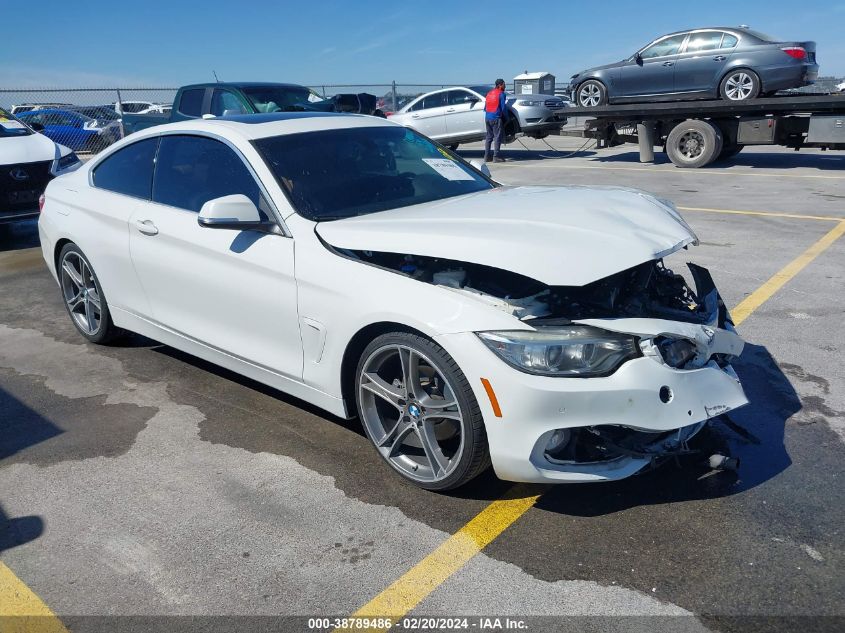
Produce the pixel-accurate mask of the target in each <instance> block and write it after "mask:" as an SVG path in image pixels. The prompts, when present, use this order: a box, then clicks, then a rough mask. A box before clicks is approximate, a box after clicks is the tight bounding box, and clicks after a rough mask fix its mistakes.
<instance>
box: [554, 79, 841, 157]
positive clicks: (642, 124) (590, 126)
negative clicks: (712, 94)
mask: <svg viewBox="0 0 845 633" xmlns="http://www.w3.org/2000/svg"><path fill="white" fill-rule="evenodd" d="M566 116H567V117H568V118H569V117H575V116H578V117H592V118H590V119H589V120H587V121H586V122H585V124H584V129H583V130H563V131H562V132H561V134H564V135H567V136H581V137H586V138H594V139H596V141H597V144H598V147H613V146H615V145H621V144H623V143H638V144H639V149H640V162H652V161H654V148H655V147H662V148H663V151H665V152H666V154H667V155H668V156H669V160H671V161H672V162H673V163H674V164H675V165H677V166H678V167H704V166H705V165H709V164H710V163H712V162H714V161H717V160H724V159H727V158H730V157H731V156H735V155H736V154H738V153H739V152H740V151H742V149H743V148H744V147H745V146H746V145H782V146H784V147H790V148H793V149H795V150H796V151H797V150H799V149H801V148H802V147H818V148H822V149H825V150H827V149H831V150H843V149H845V94H836V95H830V94H804V95H781V96H774V97H767V98H763V99H754V100H751V101H747V102H741V103H737V102H733V101H724V100H707V101H672V102H660V103H633V104H618V105H604V106H598V107H594V108H567V110H566Z"/></svg>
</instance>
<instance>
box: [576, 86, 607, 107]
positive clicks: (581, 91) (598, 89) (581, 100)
mask: <svg viewBox="0 0 845 633" xmlns="http://www.w3.org/2000/svg"><path fill="white" fill-rule="evenodd" d="M575 99H576V101H577V105H578V106H580V107H582V108H597V107H599V106H603V105H607V88H605V87H604V84H603V83H602V82H600V81H597V80H596V79H588V80H587V81H585V82H584V83H582V84H581V85H580V86H578V89H577V90H576V91H575Z"/></svg>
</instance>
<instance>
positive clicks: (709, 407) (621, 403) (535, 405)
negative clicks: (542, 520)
mask: <svg viewBox="0 0 845 633" xmlns="http://www.w3.org/2000/svg"><path fill="white" fill-rule="evenodd" d="M678 325H682V326H684V328H686V326H688V325H690V324H678ZM695 327H700V326H695ZM717 332H718V333H720V334H723V336H721V337H719V336H716V337H714V340H722V341H724V340H725V338H729V339H735V340H734V341H733V343H732V345H733V348H734V350H735V349H736V341H738V340H739V339H738V337H736V336H735V335H734V334H733V333H731V332H727V331H725V330H717ZM438 342H440V343H441V345H443V347H444V348H445V349H447V350H448V351H449V353H450V354H452V356H453V357H454V358H455V360H456V361H457V362H458V364H459V365H460V367H461V368H462V369H463V371H464V373H465V375H466V376H467V378H468V379H469V381H470V384H471V385H472V388H473V390H474V392H475V396H476V399H477V400H478V403H479V406H480V407H481V411H482V413H483V415H484V420H485V427H486V431H487V439H488V442H489V446H490V456H491V459H492V463H493V468H494V469H495V471H496V474H497V475H498V476H499V477H500V478H501V479H505V480H509V481H524V482H538V483H539V482H559V483H563V482H589V481H611V480H616V479H623V478H625V477H628V476H630V475H633V474H634V473H636V472H638V471H640V470H642V469H643V468H645V467H647V466H649V465H650V464H652V463H653V462H654V461H655V460H658V459H660V458H661V456H663V453H662V451H664V449H665V451H664V452H665V453H666V454H671V451H673V450H676V449H677V448H678V447H683V445H684V443H685V442H686V440H688V439H689V438H690V437H692V435H694V434H695V433H696V432H697V431H698V430H699V429H700V428H701V426H703V424H704V423H705V422H706V421H707V420H708V419H709V418H712V417H715V416H717V415H721V414H722V413H726V412H728V411H730V410H732V409H736V408H737V407H741V406H743V405H744V404H747V403H748V400H747V398H746V396H745V393H744V392H743V389H742V386H741V385H740V383H739V379H738V378H737V376H736V374H735V373H734V371H733V369H732V368H731V367H730V365H727V366H725V367H720V366H719V365H718V364H717V363H716V362H715V361H714V360H711V361H709V362H707V363H706V364H705V365H704V366H702V367H699V368H697V369H675V368H672V367H670V366H668V365H666V364H665V363H664V362H663V361H662V359H660V358H658V357H655V356H649V355H645V356H642V357H639V358H635V359H633V360H629V361H628V362H626V363H624V364H623V365H622V366H621V367H619V368H618V369H617V370H616V371H615V372H614V373H613V374H612V375H610V376H606V377H600V378H558V377H546V376H536V375H532V374H527V373H524V372H521V371H519V370H517V369H514V368H512V367H510V366H508V365H506V364H505V363H504V362H503V361H502V360H500V359H499V358H497V357H496V356H495V355H494V354H493V352H491V351H490V350H489V349H487V347H486V346H485V345H484V344H483V343H482V342H481V341H480V340H479V339H478V337H477V336H476V335H475V334H473V333H461V334H451V335H444V336H441V337H438ZM739 349H741V341H740V343H739ZM714 353H718V352H715V351H714ZM481 378H485V379H487V381H488V382H489V384H490V386H491V387H492V389H493V391H494V392H495V396H496V399H497V401H498V405H499V408H500V411H501V417H497V416H496V414H495V413H494V408H493V406H492V404H491V400H490V398H489V397H488V395H487V393H486V391H485V388H484V386H483V384H482V382H481ZM559 429H565V430H567V431H568V432H569V433H571V435H573V436H577V435H579V434H580V435H584V437H585V439H587V440H588V441H589V438H591V437H592V436H593V435H595V432H596V431H598V432H599V433H600V434H601V433H603V430H606V431H609V432H610V433H609V436H613V434H614V433H616V436H618V435H619V434H620V433H619V431H620V430H621V431H623V433H621V434H622V435H625V434H626V432H627V431H628V430H630V433H627V435H628V436H629V438H628V439H624V440H623V441H622V442H621V444H622V445H624V447H625V448H624V449H623V453H624V454H623V453H620V452H619V451H616V450H614V451H610V452H609V453H607V454H608V455H609V458H608V459H596V460H593V459H589V458H588V459H587V460H585V461H577V462H576V461H571V460H566V459H564V460H557V459H551V458H550V456H549V455H548V454H547V448H548V445H549V441H550V439H551V438H552V436H553V434H554V433H555V431H557V430H559ZM590 429H592V430H590ZM575 431H577V433H576V432H575ZM638 431H641V432H645V433H643V435H642V438H635V439H633V440H631V439H630V437H631V436H637V433H638ZM565 432H566V431H565ZM586 433H590V435H585V434H586ZM643 438H644V439H643ZM613 441H614V442H615V439H613Z"/></svg>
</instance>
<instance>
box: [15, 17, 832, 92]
mask: <svg viewBox="0 0 845 633" xmlns="http://www.w3.org/2000/svg"><path fill="white" fill-rule="evenodd" d="M523 9H524V10H523ZM16 24H19V25H21V26H20V27H19V28H12V25H16ZM738 24H749V25H751V26H752V27H753V28H755V29H758V30H760V31H763V32H768V33H770V34H772V35H775V36H778V37H783V38H785V39H796V40H803V39H812V40H815V41H816V42H817V43H818V59H819V63H820V65H821V68H820V70H821V73H822V74H823V75H828V74H832V75H837V76H843V75H845V35H843V33H845V30H843V27H845V2H842V1H839V0H827V1H815V0H800V1H799V2H795V1H794V0H791V1H786V0H734V1H732V2H726V1H723V0H711V1H710V2H707V3H691V2H685V1H683V0H681V1H679V0H674V1H671V2H663V1H662V0H647V1H645V2H635V1H633V0H629V1H627V2H617V1H615V0H614V1H608V2H566V1H564V0H552V1H548V0H547V1H545V2H536V1H535V2H527V3H526V2H513V1H511V2H499V1H498V0H483V1H476V2H465V1H462V0H452V1H451V2H442V1H439V0H428V1H425V2H419V1H418V2H390V1H389V0H381V1H378V2H371V1H369V0H357V1H351V2H340V1H336V0H316V1H314V2H308V1H304V0H297V1H295V2H289V1H285V2H263V1H261V0H252V1H250V2H247V1H244V0H240V1H239V0H204V1H202V2H180V1H179V0H169V1H167V2H162V1H160V0H129V1H122V2H103V1H99V2H96V3H94V2H87V1H86V0H78V1H76V2H64V1H62V2H59V1H58V0H48V1H47V2H46V3H42V4H40V5H38V6H37V7H36V6H34V5H32V4H29V3H25V2H15V3H6V4H5V6H4V8H3V47H2V48H3V57H4V61H3V64H2V65H0V87H3V88H12V87H54V86H60V87H100V86H114V85H116V84H120V85H123V86H130V85H148V86H164V85H167V86H178V85H181V84H184V83H189V82H194V81H208V80H212V79H213V77H212V74H211V71H212V69H214V70H216V71H217V74H218V75H219V76H220V78H221V79H223V80H230V81H235V80H264V81H290V82H295V83H303V84H312V85H313V84H321V83H337V84H342V83H361V84H366V83H389V82H390V81H392V80H396V81H397V82H398V83H447V84H448V83H461V82H491V81H492V80H493V79H495V78H496V77H498V76H502V77H504V78H506V79H510V78H512V77H513V76H514V75H516V74H518V73H520V72H522V71H524V70H529V71H538V70H543V71H549V72H551V73H553V74H555V75H557V77H558V80H559V82H561V81H565V80H566V79H568V77H569V75H571V74H572V73H573V72H576V71H578V70H581V69H583V68H586V67H589V66H593V65H597V64H601V63H608V62H612V61H616V60H618V59H621V58H623V57H625V56H627V55H629V54H631V53H632V52H633V51H634V50H635V49H636V48H638V47H639V46H640V45H642V44H645V43H646V42H647V41H648V40H649V39H650V38H652V37H654V36H657V35H660V34H662V33H665V32H669V31H674V30H678V29H683V28H689V27H696V26H710V25H738Z"/></svg>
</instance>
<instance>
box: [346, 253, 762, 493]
mask: <svg viewBox="0 0 845 633" xmlns="http://www.w3.org/2000/svg"><path fill="white" fill-rule="evenodd" d="M340 254H342V255H344V256H346V257H350V258H354V259H358V260H360V261H362V262H364V263H368V264H370V265H374V266H378V267H381V268H384V269H387V270H390V271H393V272H397V273H400V274H403V275H407V276H409V277H411V278H413V279H416V280H418V281H420V282H423V283H429V284H433V285H436V286H439V287H441V288H443V289H444V290H445V291H448V292H455V293H461V294H462V295H463V296H466V297H469V298H471V299H473V300H475V301H480V302H483V303H485V304H487V305H489V306H490V307H492V308H494V309H498V310H502V311H504V312H507V313H508V314H510V315H512V316H513V317H514V318H516V319H519V320H520V321H521V322H522V323H523V324H525V325H527V326H530V329H526V328H524V327H523V328H522V329H514V330H512V331H499V332H477V333H476V336H477V338H478V339H480V340H482V341H483V342H484V343H485V344H486V345H487V347H488V348H489V349H491V350H492V351H493V352H494V353H496V354H497V355H498V356H499V357H500V358H501V359H502V360H504V361H505V363H506V364H507V365H510V366H511V367H512V368H514V369H517V370H518V371H519V372H521V373H523V374H531V375H534V376H536V377H537V379H538V380H546V381H549V380H550V379H551V381H552V382H543V383H539V382H538V383H537V384H536V391H535V385H534V383H533V382H531V380H530V379H527V380H525V381H523V383H524V385H525V391H524V392H523V393H522V394H521V395H520V396H519V397H514V405H513V409H511V411H512V412H513V414H514V415H515V416H519V415H523V416H525V415H530V416H532V420H531V424H530V425H529V424H527V423H526V422H527V421H526V420H525V419H524V418H523V419H522V420H520V422H519V423H518V424H517V425H516V427H515V429H514V432H517V433H520V434H525V437H524V441H525V442H529V443H530V446H529V445H528V444H525V445H524V448H522V449H520V451H521V452H522V454H523V455H525V457H527V458H528V459H527V461H529V462H530V463H531V464H532V467H533V468H535V469H536V470H535V471H533V472H536V473H540V474H537V475H528V474H526V471H524V470H523V469H522V467H521V466H519V465H518V464H519V463H520V460H519V459H516V458H515V459H513V460H507V462H505V460H503V459H502V458H499V460H500V461H499V463H498V464H497V463H496V458H494V465H495V466H496V468H497V472H499V473H500V475H504V476H505V477H506V478H510V479H515V480H523V481H549V480H557V481H606V480H611V479H618V478H622V477H627V476H629V475H631V474H633V473H635V472H640V471H642V470H644V469H646V468H648V467H649V466H656V465H658V464H660V463H662V462H663V461H665V460H666V459H667V458H670V457H675V456H680V455H684V454H688V453H690V452H691V451H692V449H691V448H690V447H689V445H688V442H689V441H690V440H691V439H692V438H693V437H694V436H695V435H696V434H697V433H698V432H699V431H700V430H701V429H702V428H703V427H704V425H705V424H706V423H707V420H709V419H711V418H713V417H716V416H718V415H721V414H723V413H725V412H727V411H730V410H732V409H735V408H737V407H739V406H742V405H744V404H746V403H747V399H746V398H745V395H744V393H743V391H742V388H741V385H740V384H739V379H738V377H737V376H736V373H735V372H734V371H733V368H732V367H731V361H732V360H733V359H734V358H736V357H737V356H739V354H740V353H741V352H742V349H743V345H744V343H743V341H742V339H741V338H740V337H739V336H738V335H737V334H736V332H735V330H734V326H733V322H732V320H731V317H730V314H729V312H728V310H727V308H726V306H725V304H724V301H723V300H722V298H721V297H720V295H719V293H718V291H717V289H716V287H715V284H714V282H713V278H712V277H711V275H710V273H709V272H708V271H707V270H706V269H705V268H703V267H701V266H697V265H695V264H688V267H689V272H690V276H691V279H692V283H688V282H687V280H686V279H685V278H684V276H682V275H680V274H677V273H675V272H673V271H672V270H671V269H669V268H668V267H667V266H666V265H665V264H664V262H663V260H662V259H654V260H650V261H647V262H643V263H641V264H638V265H636V266H634V267H632V268H629V269H627V270H623V271H620V272H618V273H615V274H612V275H610V276H608V277H605V278H603V279H599V280H596V281H593V282H591V283H588V284H586V285H583V286H549V285H546V284H543V283H541V282H539V281H536V280H534V279H531V278H528V277H525V276H523V275H519V274H517V273H513V272H510V271H504V270H500V269H496V268H492V267H489V266H484V265H479V264H473V263H468V262H461V261H458V260H451V259H442V258H432V257H423V256H417V255H411V254H397V253H379V252H371V251H345V252H341V253H340ZM567 339H568V340H567ZM562 357H566V358H567V363H565V364H564V363H562V362H561V361H559V360H557V359H560V358H562ZM481 371H483V372H487V374H488V375H490V369H489V368H485V369H482V370H481ZM482 375H483V374H482ZM532 394H533V395H532ZM499 397H500V400H501V401H504V400H505V398H506V397H507V396H506V394H505V395H503V394H501V393H500V394H499ZM529 403H530V404H529ZM502 408H503V409H507V407H506V403H505V402H502ZM520 410H521V411H520ZM529 410H531V411H540V413H527V412H528V411H529ZM523 412H524V413H523ZM488 433H490V434H491V435H493V437H491V441H496V437H495V434H497V433H498V431H495V432H494V431H492V430H488ZM515 437H516V436H513V435H508V436H507V440H506V442H507V443H508V444H509V446H508V449H506V450H504V451H503V452H505V453H508V450H513V451H514V453H516V452H517V451H516V448H515V445H516V443H520V444H521V443H522V442H523V438H522V437H520V439H519V440H516V439H515ZM512 446H513V448H511V447H512Z"/></svg>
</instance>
